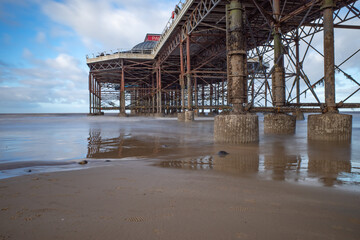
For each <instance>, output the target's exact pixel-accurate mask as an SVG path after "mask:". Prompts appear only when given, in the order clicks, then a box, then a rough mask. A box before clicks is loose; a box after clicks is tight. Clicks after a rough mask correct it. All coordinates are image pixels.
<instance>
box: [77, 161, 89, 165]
mask: <svg viewBox="0 0 360 240" xmlns="http://www.w3.org/2000/svg"><path fill="white" fill-rule="evenodd" d="M87 163H88V161H86V160H83V161H81V162H78V164H80V165H85V164H87Z"/></svg>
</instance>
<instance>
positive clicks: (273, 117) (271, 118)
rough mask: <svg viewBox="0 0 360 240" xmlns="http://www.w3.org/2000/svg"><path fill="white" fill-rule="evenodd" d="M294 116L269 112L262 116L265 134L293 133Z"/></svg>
mask: <svg viewBox="0 0 360 240" xmlns="http://www.w3.org/2000/svg"><path fill="white" fill-rule="evenodd" d="M295 128H296V117H295V116H291V115H288V114H285V113H270V114H266V115H265V116H264V133H265V134H294V133H295Z"/></svg>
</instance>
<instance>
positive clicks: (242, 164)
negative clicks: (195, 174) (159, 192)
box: [157, 148, 259, 174]
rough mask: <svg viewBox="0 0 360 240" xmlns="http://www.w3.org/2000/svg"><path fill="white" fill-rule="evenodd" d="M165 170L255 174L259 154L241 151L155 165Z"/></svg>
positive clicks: (255, 151) (250, 149) (252, 150)
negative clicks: (177, 169)
mask: <svg viewBox="0 0 360 240" xmlns="http://www.w3.org/2000/svg"><path fill="white" fill-rule="evenodd" d="M157 165H159V166H161V167H165V168H182V169H191V170H207V169H212V170H215V171H221V172H226V173H232V174H239V173H242V174H243V173H257V172H258V169H259V153H258V151H257V149H256V150H254V149H252V148H249V149H245V148H244V149H242V150H241V151H239V152H236V153H231V154H229V155H226V156H218V155H213V156H211V155H207V156H200V157H193V158H184V159H179V160H166V161H161V162H160V163H159V164H157Z"/></svg>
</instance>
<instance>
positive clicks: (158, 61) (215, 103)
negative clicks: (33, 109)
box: [87, 0, 360, 143]
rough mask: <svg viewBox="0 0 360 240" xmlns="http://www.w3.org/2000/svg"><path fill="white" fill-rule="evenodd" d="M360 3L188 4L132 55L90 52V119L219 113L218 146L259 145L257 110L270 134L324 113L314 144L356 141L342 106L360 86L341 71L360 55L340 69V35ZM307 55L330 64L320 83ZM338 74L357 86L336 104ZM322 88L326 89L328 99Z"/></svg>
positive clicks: (316, 121) (244, 0)
mask: <svg viewBox="0 0 360 240" xmlns="http://www.w3.org/2000/svg"><path fill="white" fill-rule="evenodd" d="M356 2H357V1H356V0H343V1H336V0H306V1H295V0H286V1H285V0H272V1H269V0H231V1H225V0H187V1H185V0H182V1H180V2H179V3H178V4H177V5H176V7H175V6H174V12H173V13H172V14H170V13H169V16H171V17H170V19H169V21H168V22H167V24H166V27H165V29H164V30H163V32H162V33H161V34H147V35H146V37H145V40H144V42H142V43H140V44H138V45H136V46H135V47H133V48H132V49H130V50H120V49H119V50H116V51H109V52H107V51H106V52H101V53H98V54H93V55H88V56H87V65H88V66H89V114H90V115H101V114H102V113H103V112H104V111H106V110H118V111H119V116H120V117H126V116H127V115H129V114H131V115H141V116H153V117H163V116H176V117H177V118H178V120H179V121H186V122H191V121H194V119H196V117H197V116H203V115H205V114H206V115H212V116H215V120H214V139H215V142H219V143H251V142H257V141H259V127H258V125H259V124H258V117H257V115H256V114H255V113H259V112H261V113H266V116H265V118H264V131H265V133H266V134H294V133H295V131H296V129H295V127H296V121H297V120H302V119H303V113H321V114H314V115H309V117H308V139H309V140H322V141H324V140H325V141H350V140H351V131H352V118H351V115H346V114H340V113H339V109H346V108H360V103H353V102H351V103H350V102H349V101H351V100H352V97H353V96H355V95H356V94H359V90H360V83H359V81H357V80H356V79H354V78H353V77H352V76H351V75H350V74H348V73H346V72H345V71H344V70H343V69H342V65H343V64H344V63H345V62H348V61H351V60H353V57H354V56H355V55H356V54H358V52H359V51H360V49H359V48H358V49H357V50H355V51H354V52H353V53H352V54H351V55H349V56H348V57H347V58H346V59H344V60H343V62H341V63H339V64H335V56H334V52H335V44H334V42H335V41H336V39H335V37H334V29H335V28H341V29H346V30H347V31H358V30H359V29H360V26H358V25H354V24H353V21H352V20H354V19H359V18H360V11H359V9H357V8H356ZM319 34H322V35H321V36H322V38H323V44H322V46H320V47H319V46H318V45H315V44H314V36H318V35H319ZM344 44H346V43H344ZM309 51H315V52H316V53H318V54H319V55H320V56H321V58H322V59H323V62H324V70H323V77H321V78H320V79H309V77H308V75H309V74H308V73H307V72H306V71H305V67H306V66H304V63H305V62H306V61H305V60H306V59H307V57H309ZM321 71H322V70H321ZM335 71H337V72H339V73H341V74H344V75H345V76H346V78H347V79H348V80H349V81H350V82H352V84H354V85H355V86H356V87H355V88H353V89H351V90H349V92H348V93H347V97H345V98H344V99H337V98H336V89H335ZM315 88H324V96H325V97H324V98H323V99H322V98H321V97H319V96H318V94H317V92H316V91H315ZM306 94H307V95H308V98H307V99H310V100H307V101H306V102H302V101H301V99H302V98H303V97H304V96H305V95H306Z"/></svg>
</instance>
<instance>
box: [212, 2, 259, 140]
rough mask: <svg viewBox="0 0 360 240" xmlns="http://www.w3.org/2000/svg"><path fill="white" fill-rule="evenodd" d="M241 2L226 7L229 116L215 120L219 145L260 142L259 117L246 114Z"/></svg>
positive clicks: (244, 47) (243, 32) (244, 44)
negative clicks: (231, 109) (230, 108)
mask: <svg viewBox="0 0 360 240" xmlns="http://www.w3.org/2000/svg"><path fill="white" fill-rule="evenodd" d="M242 2H243V1H239V0H232V1H231V2H230V4H229V5H228V6H227V11H228V13H227V16H228V17H227V19H226V20H227V21H228V22H227V26H228V29H227V31H228V39H227V43H226V47H227V54H228V57H227V59H228V79H229V82H230V83H231V92H230V94H231V97H230V98H231V102H232V104H233V112H232V114H230V115H218V116H216V117H215V120H214V139H215V142H218V143H251V142H258V141H259V124H258V116H257V115H255V114H250V113H248V112H247V111H246V109H245V107H244V105H245V103H247V75H246V67H247V57H246V56H247V55H246V35H245V29H244V25H245V21H244V19H245V18H244V12H245V8H244V6H243V4H242Z"/></svg>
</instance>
